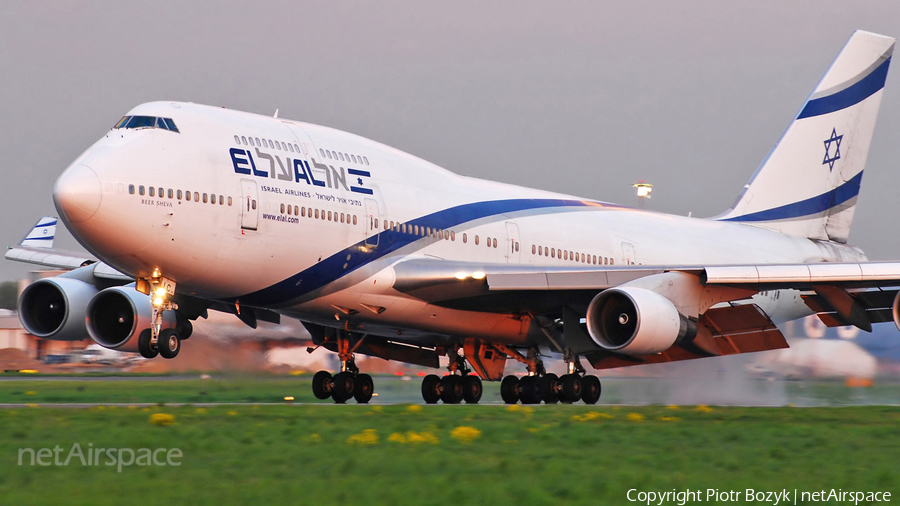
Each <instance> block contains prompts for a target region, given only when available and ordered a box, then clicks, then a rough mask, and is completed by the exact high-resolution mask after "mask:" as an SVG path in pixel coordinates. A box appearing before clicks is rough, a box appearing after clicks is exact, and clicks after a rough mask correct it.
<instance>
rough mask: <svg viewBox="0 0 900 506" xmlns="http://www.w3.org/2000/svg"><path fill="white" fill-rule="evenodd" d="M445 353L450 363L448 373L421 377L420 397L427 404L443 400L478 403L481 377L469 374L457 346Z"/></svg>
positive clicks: (481, 390)
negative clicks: (441, 375) (442, 375)
mask: <svg viewBox="0 0 900 506" xmlns="http://www.w3.org/2000/svg"><path fill="white" fill-rule="evenodd" d="M447 355H448V356H449V357H450V365H449V366H448V367H447V369H448V370H449V371H450V374H448V375H446V376H444V377H440V376H438V375H436V374H429V375H428V376H425V378H424V379H422V399H424V400H425V402H426V403H427V404H436V403H437V401H443V402H444V404H459V403H460V402H462V401H466V404H478V401H480V400H481V394H482V393H484V386H483V385H482V383H481V378H479V377H478V376H474V375H471V374H470V372H469V368H468V366H467V365H466V359H465V358H464V357H462V356H460V354H459V346H454V347H453V348H452V351H449V352H448V353H447Z"/></svg>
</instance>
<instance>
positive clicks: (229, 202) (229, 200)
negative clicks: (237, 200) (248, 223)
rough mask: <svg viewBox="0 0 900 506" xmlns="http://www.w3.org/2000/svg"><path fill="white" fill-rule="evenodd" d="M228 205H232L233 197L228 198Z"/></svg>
mask: <svg viewBox="0 0 900 506" xmlns="http://www.w3.org/2000/svg"><path fill="white" fill-rule="evenodd" d="M228 205H229V206H230V205H231V197H228Z"/></svg>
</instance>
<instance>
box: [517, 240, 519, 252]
mask: <svg viewBox="0 0 900 506" xmlns="http://www.w3.org/2000/svg"><path fill="white" fill-rule="evenodd" d="M518 251H519V243H518V241H517V242H516V252H518Z"/></svg>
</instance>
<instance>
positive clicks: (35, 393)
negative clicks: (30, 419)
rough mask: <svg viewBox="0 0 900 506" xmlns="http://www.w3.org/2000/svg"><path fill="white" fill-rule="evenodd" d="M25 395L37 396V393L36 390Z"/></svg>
mask: <svg viewBox="0 0 900 506" xmlns="http://www.w3.org/2000/svg"><path fill="white" fill-rule="evenodd" d="M25 395H37V392H35V391H34V390H29V391H27V392H25Z"/></svg>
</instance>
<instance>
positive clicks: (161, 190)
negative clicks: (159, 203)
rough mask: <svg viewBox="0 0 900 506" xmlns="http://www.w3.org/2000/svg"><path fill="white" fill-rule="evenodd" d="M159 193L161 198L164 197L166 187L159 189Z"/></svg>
mask: <svg viewBox="0 0 900 506" xmlns="http://www.w3.org/2000/svg"><path fill="white" fill-rule="evenodd" d="M157 195H159V198H163V196H164V195H165V191H164V189H163V188H160V189H159V192H158V193H157Z"/></svg>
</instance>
